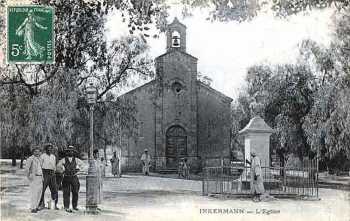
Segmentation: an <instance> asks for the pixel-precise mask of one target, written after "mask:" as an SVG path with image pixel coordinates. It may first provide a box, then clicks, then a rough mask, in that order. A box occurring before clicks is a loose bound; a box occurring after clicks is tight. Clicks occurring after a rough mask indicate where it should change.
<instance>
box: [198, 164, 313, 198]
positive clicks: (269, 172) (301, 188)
mask: <svg viewBox="0 0 350 221" xmlns="http://www.w3.org/2000/svg"><path fill="white" fill-rule="evenodd" d="M261 169H262V176H263V181H264V188H265V192H266V193H268V194H270V195H277V196H278V195H279V196H282V195H283V196H291V197H293V196H295V197H297V196H299V197H315V198H318V167H317V161H316V160H310V161H307V162H303V163H302V165H301V166H300V167H282V166H273V167H266V166H263V167H261ZM250 170H251V168H250V167H249V166H235V165H233V166H217V167H205V168H204V169H203V185H202V189H203V194H204V195H208V194H236V195H248V194H249V195H250V194H252V193H251V191H250V186H251V181H252V178H251V176H250Z"/></svg>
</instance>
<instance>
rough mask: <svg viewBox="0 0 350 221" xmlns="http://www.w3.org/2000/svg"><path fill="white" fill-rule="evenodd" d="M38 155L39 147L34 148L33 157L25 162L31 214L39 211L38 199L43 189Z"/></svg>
mask: <svg viewBox="0 0 350 221" xmlns="http://www.w3.org/2000/svg"><path fill="white" fill-rule="evenodd" d="M40 154H41V150H40V147H34V148H33V155H32V156H30V157H29V158H28V159H27V162H26V175H27V178H28V180H29V194H30V209H31V212H32V213H36V212H38V211H39V203H40V197H41V193H42V189H43V185H42V184H43V176H42V170H41V164H42V161H41V159H40Z"/></svg>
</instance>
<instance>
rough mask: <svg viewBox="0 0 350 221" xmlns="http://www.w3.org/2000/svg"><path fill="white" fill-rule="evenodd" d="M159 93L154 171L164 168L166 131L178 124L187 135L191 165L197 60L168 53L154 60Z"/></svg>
mask: <svg viewBox="0 0 350 221" xmlns="http://www.w3.org/2000/svg"><path fill="white" fill-rule="evenodd" d="M156 67H157V78H158V79H159V81H160V94H159V96H158V99H157V106H158V107H159V108H157V111H156V112H157V113H156V115H157V117H156V118H157V124H156V127H157V128H156V131H157V133H156V134H157V139H156V141H157V142H156V149H157V157H158V162H157V168H159V169H165V168H166V166H167V165H166V132H167V130H168V129H169V128H170V127H172V126H174V125H178V126H181V127H182V128H184V129H185V131H186V134H187V154H188V159H189V164H190V166H192V165H193V164H194V163H197V162H196V159H197V136H196V134H197V91H196V78H197V59H196V58H194V57H193V56H191V55H188V54H187V53H185V52H182V51H171V52H168V53H166V54H164V55H162V56H159V57H158V58H157V59H156Z"/></svg>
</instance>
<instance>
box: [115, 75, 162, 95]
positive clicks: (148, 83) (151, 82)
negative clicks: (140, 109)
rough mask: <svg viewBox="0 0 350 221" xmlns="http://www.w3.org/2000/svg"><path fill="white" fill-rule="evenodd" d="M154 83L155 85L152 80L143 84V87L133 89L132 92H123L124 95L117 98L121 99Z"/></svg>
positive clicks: (154, 81)
mask: <svg viewBox="0 0 350 221" xmlns="http://www.w3.org/2000/svg"><path fill="white" fill-rule="evenodd" d="M155 83H156V80H154V79H153V80H151V81H149V82H147V83H145V84H143V85H141V86H139V87H136V88H134V89H132V90H130V91H128V92H125V93H124V94H121V95H119V96H118V97H119V98H122V97H124V96H126V95H129V94H132V93H135V92H136V91H140V90H142V89H145V88H146V87H148V86H152V85H153V84H155Z"/></svg>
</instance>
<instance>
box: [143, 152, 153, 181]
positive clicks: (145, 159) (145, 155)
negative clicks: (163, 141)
mask: <svg viewBox="0 0 350 221" xmlns="http://www.w3.org/2000/svg"><path fill="white" fill-rule="evenodd" d="M141 162H142V173H143V174H144V175H147V176H148V175H149V168H150V166H151V155H149V154H148V150H147V149H145V152H144V153H143V154H142V156H141Z"/></svg>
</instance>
